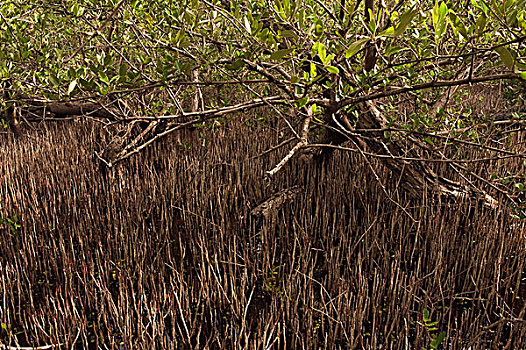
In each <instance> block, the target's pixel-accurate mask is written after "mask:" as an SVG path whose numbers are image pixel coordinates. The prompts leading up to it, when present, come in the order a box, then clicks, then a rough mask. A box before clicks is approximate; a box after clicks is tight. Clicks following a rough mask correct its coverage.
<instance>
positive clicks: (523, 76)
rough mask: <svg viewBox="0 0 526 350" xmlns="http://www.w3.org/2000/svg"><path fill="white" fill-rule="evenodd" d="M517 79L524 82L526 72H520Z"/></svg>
mask: <svg viewBox="0 0 526 350" xmlns="http://www.w3.org/2000/svg"><path fill="white" fill-rule="evenodd" d="M519 77H520V78H521V79H523V80H526V72H520V73H519Z"/></svg>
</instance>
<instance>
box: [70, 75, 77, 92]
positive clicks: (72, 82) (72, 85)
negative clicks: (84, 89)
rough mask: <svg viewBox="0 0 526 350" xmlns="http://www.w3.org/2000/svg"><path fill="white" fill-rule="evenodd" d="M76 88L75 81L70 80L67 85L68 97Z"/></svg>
mask: <svg viewBox="0 0 526 350" xmlns="http://www.w3.org/2000/svg"><path fill="white" fill-rule="evenodd" d="M76 86H77V79H75V80H72V81H71V83H69V86H68V95H71V93H72V92H73V90H75V87H76Z"/></svg>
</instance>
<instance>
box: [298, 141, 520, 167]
mask: <svg viewBox="0 0 526 350" xmlns="http://www.w3.org/2000/svg"><path fill="white" fill-rule="evenodd" d="M302 148H332V149H336V150H341V151H348V152H353V153H360V154H363V155H366V156H369V157H373V158H378V159H390V160H399V161H407V162H424V163H425V162H427V163H450V164H460V163H481V162H489V161H492V160H502V159H510V158H526V153H518V154H508V155H502V156H495V157H487V158H475V159H447V158H446V159H443V158H414V157H403V156H395V155H387V154H378V153H371V152H366V151H363V150H360V149H357V148H350V147H344V146H338V145H331V144H324V143H311V144H308V145H303V146H302Z"/></svg>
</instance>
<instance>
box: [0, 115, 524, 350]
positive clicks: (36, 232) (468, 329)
mask: <svg viewBox="0 0 526 350" xmlns="http://www.w3.org/2000/svg"><path fill="white" fill-rule="evenodd" d="M247 118H249V117H247ZM247 124H250V126H247ZM224 128H229V130H228V132H225V130H223V129H219V130H197V131H195V132H190V133H187V134H186V135H183V137H182V138H180V139H176V138H175V137H174V138H173V140H172V139H170V140H169V142H165V143H163V144H162V145H161V144H157V145H154V146H152V147H151V148H149V149H147V150H146V151H145V152H144V153H141V154H139V155H137V156H136V157H134V158H132V159H131V160H130V161H129V162H126V163H122V164H119V166H117V167H115V168H114V169H110V170H108V171H105V172H102V171H101V170H100V169H101V168H100V167H99V166H98V163H97V159H96V157H94V151H95V150H97V149H98V145H97V142H99V143H103V142H109V139H108V138H109V137H110V136H109V135H108V134H107V133H106V132H105V131H104V130H103V129H101V128H100V126H98V124H95V123H89V122H67V123H63V124H60V125H46V126H45V128H44V129H42V130H39V131H33V132H30V133H29V135H27V136H24V137H23V138H18V139H13V138H12V137H11V136H6V137H5V138H4V139H3V140H2V141H3V142H2V145H1V146H0V147H1V151H0V198H1V199H2V207H1V208H0V214H1V216H7V215H12V214H17V215H18V216H19V217H20V218H21V224H22V227H21V229H20V230H19V231H18V232H16V233H14V232H11V231H10V230H9V229H8V228H7V227H2V228H1V230H2V231H1V235H0V280H1V288H2V290H1V291H0V294H1V295H2V299H1V300H0V321H1V323H2V324H4V325H5V327H3V328H2V330H1V331H0V341H1V342H2V343H3V344H9V345H14V344H15V343H16V341H18V342H19V344H20V345H26V346H27V345H46V344H59V343H64V344H67V345H68V346H72V345H75V347H77V348H93V349H95V348H98V347H107V348H115V349H118V348H127V349H132V348H154V347H155V348H166V349H171V348H184V347H187V348H190V347H192V348H218V349H219V348H263V347H265V348H266V347H270V346H272V347H275V348H320V347H323V346H326V347H327V348H342V347H345V348H371V349H376V348H379V347H381V346H382V347H384V348H393V349H406V348H408V347H409V348H414V349H421V348H423V347H425V346H428V345H429V344H430V343H431V341H432V339H434V338H435V337H437V336H438V334H439V333H440V332H442V331H445V332H446V333H447V337H446V340H445V341H444V343H447V344H448V346H449V348H451V349H463V348H469V346H471V347H472V348H477V349H479V348H484V347H488V348H492V347H503V346H505V345H507V344H508V343H509V344H508V346H509V347H510V348H514V347H516V346H519V345H520V344H523V343H524V342H525V341H526V327H524V313H525V307H524V298H525V296H526V283H525V282H524V281H523V280H524V271H526V269H525V268H526V261H525V257H526V255H525V253H524V246H525V244H524V240H525V236H524V234H525V230H524V228H523V227H524V226H523V225H522V224H521V223H520V222H519V221H513V220H512V219H511V218H510V217H509V214H508V213H507V212H506V211H505V210H504V208H501V209H499V210H488V209H483V208H475V207H472V206H470V204H469V203H465V202H464V203H463V202H458V203H456V204H454V205H451V204H448V205H446V204H442V203H440V201H439V199H436V198H434V197H432V196H431V195H428V194H426V193H425V192H422V195H421V198H419V199H414V198H411V199H409V198H406V196H405V194H404V193H403V192H402V191H398V190H396V183H397V180H398V179H393V181H392V183H390V184H387V186H388V188H389V189H390V192H389V196H387V194H386V192H384V191H383V189H382V188H381V187H380V186H379V185H378V183H377V182H376V181H375V180H374V175H373V174H372V173H371V171H370V170H369V166H368V165H367V164H366V163H364V162H363V161H362V159H361V158H360V157H359V156H356V155H352V154H337V153H335V154H333V155H332V157H331V158H330V159H329V160H328V161H327V162H326V163H324V164H321V165H320V164H308V163H307V164H303V163H301V162H291V163H290V164H288V165H287V166H286V168H284V171H283V172H282V173H280V174H278V175H277V176H276V178H275V179H274V180H273V182H271V183H267V182H265V181H264V180H263V175H264V172H265V170H267V169H269V168H270V167H271V166H272V165H273V164H276V163H277V162H279V160H280V159H281V157H283V155H284V153H285V152H286V150H278V151H276V152H273V153H270V154H267V155H265V156H263V157H255V158H254V156H257V155H258V154H261V153H262V152H264V151H265V150H267V149H269V148H271V147H272V146H274V145H276V144H278V143H279V142H280V141H282V139H283V138H286V137H288V135H286V133H285V135H283V134H282V133H281V131H282V129H281V126H280V125H273V126H272V127H270V126H268V125H263V124H261V123H254V122H252V123H245V122H244V121H235V122H232V123H230V124H228V125H227V126H225V127H224ZM200 134H201V135H200ZM178 140H179V141H178ZM510 162H516V164H515V163H512V164H507V165H506V166H507V167H510V168H511V167H514V166H515V167H520V166H521V165H520V161H519V160H512V161H510ZM373 163H374V161H373ZM486 166H487V167H488V168H492V167H493V168H499V167H502V166H503V165H502V163H493V164H489V165H486ZM446 169H447V167H443V168H441V167H440V166H439V165H437V167H436V171H437V172H438V173H440V174H444V173H445V172H446V171H447V170H446ZM485 170H487V169H485ZM379 171H382V172H383V173H381V174H380V175H381V178H388V177H389V172H388V170H385V169H383V170H382V169H380V170H379ZM446 175H448V176H450V177H451V178H455V176H457V175H456V174H446ZM284 189H293V190H292V192H285V193H286V194H290V196H289V197H290V200H283V201H280V203H279V206H275V207H272V206H267V207H266V210H265V213H264V214H261V215H259V216H257V217H255V215H253V214H254V213H258V212H259V211H258V208H261V206H260V204H262V203H265V202H266V200H267V199H269V198H271V199H272V198H277V197H275V196H276V194H279V193H280V191H283V190H284ZM291 193H293V195H292V194H291ZM267 203H268V202H267ZM272 203H276V202H272ZM251 214H252V215H251ZM424 309H427V310H429V311H430V318H431V319H432V320H433V321H438V323H437V324H436V325H435V326H434V327H429V326H428V325H426V323H425V322H423V313H424V311H423V310H424ZM434 328H436V329H434Z"/></svg>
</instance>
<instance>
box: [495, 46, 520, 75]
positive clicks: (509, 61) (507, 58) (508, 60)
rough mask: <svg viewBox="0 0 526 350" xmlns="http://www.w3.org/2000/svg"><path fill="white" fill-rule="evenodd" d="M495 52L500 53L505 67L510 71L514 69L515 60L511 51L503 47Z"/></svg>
mask: <svg viewBox="0 0 526 350" xmlns="http://www.w3.org/2000/svg"><path fill="white" fill-rule="evenodd" d="M495 51H497V52H498V53H499V55H500V59H501V61H502V63H504V65H505V66H506V67H508V68H509V69H513V65H514V61H515V60H514V59H513V56H512V55H511V52H510V50H508V49H507V48H506V47H504V46H501V47H497V48H496V49H495Z"/></svg>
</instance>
